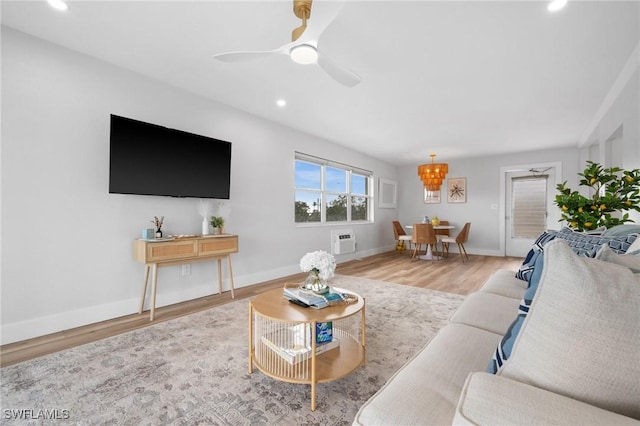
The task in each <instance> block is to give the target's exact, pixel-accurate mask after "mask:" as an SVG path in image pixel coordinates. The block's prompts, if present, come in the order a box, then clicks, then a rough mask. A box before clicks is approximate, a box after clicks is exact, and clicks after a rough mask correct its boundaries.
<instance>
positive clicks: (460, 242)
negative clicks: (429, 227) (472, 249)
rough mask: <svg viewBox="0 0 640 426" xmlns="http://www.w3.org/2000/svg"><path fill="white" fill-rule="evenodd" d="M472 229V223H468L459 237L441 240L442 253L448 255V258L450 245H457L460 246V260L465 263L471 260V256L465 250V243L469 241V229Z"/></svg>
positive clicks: (459, 233)
mask: <svg viewBox="0 0 640 426" xmlns="http://www.w3.org/2000/svg"><path fill="white" fill-rule="evenodd" d="M470 228H471V223H470V222H467V223H465V224H464V226H463V227H462V229H461V230H460V232H458V235H456V236H455V237H444V238H441V239H440V242H441V243H442V252H443V253H446V256H448V255H449V244H452V243H455V244H457V245H458V251H459V252H460V258H461V259H462V261H463V262H465V261H467V260H469V255H468V254H467V250H465V248H464V243H466V242H467V240H468V239H469V229H470Z"/></svg>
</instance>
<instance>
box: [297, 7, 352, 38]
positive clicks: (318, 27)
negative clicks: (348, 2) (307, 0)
mask: <svg viewBox="0 0 640 426" xmlns="http://www.w3.org/2000/svg"><path fill="white" fill-rule="evenodd" d="M344 3H345V2H344V1H333V0H313V6H312V8H311V16H310V17H309V21H308V22H307V28H306V29H305V30H304V32H303V33H302V35H301V36H300V38H298V39H297V40H296V43H298V44H301V43H307V42H309V41H312V40H316V41H317V40H318V39H319V38H320V36H321V35H322V33H323V32H324V30H325V29H327V27H328V26H329V25H331V23H332V22H333V20H334V19H336V17H337V16H338V14H339V13H340V11H341V10H342V8H343V7H344Z"/></svg>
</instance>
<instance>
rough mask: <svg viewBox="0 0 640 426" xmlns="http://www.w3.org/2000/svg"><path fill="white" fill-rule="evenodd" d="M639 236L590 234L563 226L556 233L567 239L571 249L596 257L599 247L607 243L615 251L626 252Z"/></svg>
mask: <svg viewBox="0 0 640 426" xmlns="http://www.w3.org/2000/svg"><path fill="white" fill-rule="evenodd" d="M637 237H638V234H627V235H621V236H612V237H607V236H603V235H588V234H583V233H581V232H574V231H573V230H571V229H570V228H563V229H562V230H561V231H560V232H558V233H557V234H556V238H561V239H563V240H565V241H566V242H567V244H568V245H569V247H571V250H573V251H574V252H576V253H578V255H579V256H585V257H595V255H596V253H597V252H598V249H599V248H600V247H601V246H603V245H605V244H607V245H609V248H611V250H613V251H614V252H615V253H618V254H625V253H626V252H627V250H628V249H629V247H631V244H633V242H634V241H635V240H636V238H637Z"/></svg>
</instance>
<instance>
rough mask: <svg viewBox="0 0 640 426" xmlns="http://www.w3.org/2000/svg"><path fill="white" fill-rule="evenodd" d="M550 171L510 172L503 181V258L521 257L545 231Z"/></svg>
mask: <svg viewBox="0 0 640 426" xmlns="http://www.w3.org/2000/svg"><path fill="white" fill-rule="evenodd" d="M553 174H554V170H553V168H548V169H546V170H544V172H542V171H539V170H535V169H532V170H527V171H514V172H509V173H507V179H506V184H507V188H506V198H507V199H506V207H507V208H506V217H505V219H506V221H505V225H506V232H505V235H506V255H507V256H515V257H524V256H526V254H527V252H528V251H529V249H530V248H531V245H532V244H533V242H534V241H535V239H536V238H537V237H538V236H539V235H540V234H541V233H542V232H543V231H544V230H546V229H547V219H548V210H549V207H550V206H551V205H552V203H553V194H554V193H553V185H554V182H555V179H554V177H553Z"/></svg>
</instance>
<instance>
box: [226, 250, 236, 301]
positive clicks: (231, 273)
mask: <svg viewBox="0 0 640 426" xmlns="http://www.w3.org/2000/svg"><path fill="white" fill-rule="evenodd" d="M227 265H228V266H229V281H230V282H231V298H232V299H235V298H236V296H235V295H234V294H233V269H232V268H231V256H229V255H227Z"/></svg>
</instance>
